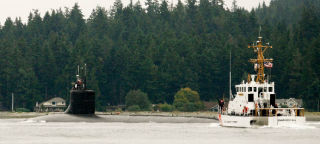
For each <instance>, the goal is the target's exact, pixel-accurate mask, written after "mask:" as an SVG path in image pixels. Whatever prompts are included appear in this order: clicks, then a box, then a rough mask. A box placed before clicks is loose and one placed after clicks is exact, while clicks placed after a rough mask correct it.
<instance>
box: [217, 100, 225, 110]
mask: <svg viewBox="0 0 320 144" xmlns="http://www.w3.org/2000/svg"><path fill="white" fill-rule="evenodd" d="M218 101H219V112H220V113H222V111H223V107H224V100H223V99H220V100H218Z"/></svg>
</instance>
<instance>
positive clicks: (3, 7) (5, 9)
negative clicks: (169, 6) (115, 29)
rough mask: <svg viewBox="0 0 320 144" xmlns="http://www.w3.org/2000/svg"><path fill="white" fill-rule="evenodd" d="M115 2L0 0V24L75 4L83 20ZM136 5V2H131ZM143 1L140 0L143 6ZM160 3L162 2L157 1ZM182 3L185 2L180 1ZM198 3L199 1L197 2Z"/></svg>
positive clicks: (242, 2)
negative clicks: (34, 13) (93, 12)
mask: <svg viewBox="0 0 320 144" xmlns="http://www.w3.org/2000/svg"><path fill="white" fill-rule="evenodd" d="M114 1H115V0H0V3H1V4H0V24H1V25H3V24H4V22H5V20H6V19H7V17H11V18H12V19H15V18H16V17H20V18H21V19H22V21H23V22H27V19H28V15H29V13H30V12H32V11H33V10H34V9H37V10H39V12H40V14H41V16H43V14H44V13H45V12H46V11H48V10H49V11H50V10H52V9H59V8H63V9H64V8H65V7H68V8H71V7H72V6H73V5H74V4H75V3H78V4H79V5H80V8H81V11H82V13H83V14H84V16H85V18H88V16H89V15H90V14H91V12H92V10H93V9H94V8H96V7H97V6H101V7H105V8H107V10H109V9H110V8H111V7H112V5H113V3H114ZM132 1H133V3H136V2H137V1H138V0H132ZM144 1H145V0H140V3H141V4H142V5H143V4H144ZM159 1H162V0H159ZM167 1H168V2H169V3H171V2H173V3H174V4H176V3H177V1H178V0H167ZM181 1H182V2H184V1H186V0H181ZM198 1H199V0H198ZM224 1H225V4H226V6H227V7H231V4H232V1H233V0H224ZM263 1H265V2H266V4H267V5H268V4H269V2H270V0H237V4H238V5H239V6H241V7H244V8H245V9H248V10H251V8H253V7H257V6H258V5H259V3H262V2H263ZM122 2H123V4H124V5H127V4H129V3H130V0H122Z"/></svg>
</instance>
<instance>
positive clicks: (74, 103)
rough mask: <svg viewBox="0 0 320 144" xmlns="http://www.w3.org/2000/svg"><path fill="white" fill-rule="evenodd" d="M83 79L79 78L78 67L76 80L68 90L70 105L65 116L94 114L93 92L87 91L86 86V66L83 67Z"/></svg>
mask: <svg viewBox="0 0 320 144" xmlns="http://www.w3.org/2000/svg"><path fill="white" fill-rule="evenodd" d="M84 73H85V74H84V75H85V76H84V79H82V78H81V77H80V68H79V66H78V74H77V75H76V77H77V80H76V82H75V83H73V87H72V89H71V90H70V102H69V103H70V104H69V106H68V108H67V110H66V111H65V113H67V114H94V113H95V92H94V91H93V90H88V89H87V85H86V64H85V66H84Z"/></svg>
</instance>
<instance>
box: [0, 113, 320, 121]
mask: <svg viewBox="0 0 320 144" xmlns="http://www.w3.org/2000/svg"><path fill="white" fill-rule="evenodd" d="M53 114H63V112H47V113H38V112H0V119H23V118H36V117H41V116H46V115H53ZM95 115H97V116H111V115H115V116H154V117H185V118H202V119H214V120H218V114H217V112H210V111H201V112H178V111H174V112H151V111H139V112H127V111H126V112H116V111H113V112H95ZM305 117H306V121H320V112H305Z"/></svg>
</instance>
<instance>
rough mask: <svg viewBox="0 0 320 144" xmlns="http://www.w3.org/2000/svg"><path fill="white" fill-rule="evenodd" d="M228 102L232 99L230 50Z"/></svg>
mask: <svg viewBox="0 0 320 144" xmlns="http://www.w3.org/2000/svg"><path fill="white" fill-rule="evenodd" d="M229 61H230V62H229V63H230V64H229V70H230V71H229V101H230V100H231V99H232V90H231V50H230V59H229Z"/></svg>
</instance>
